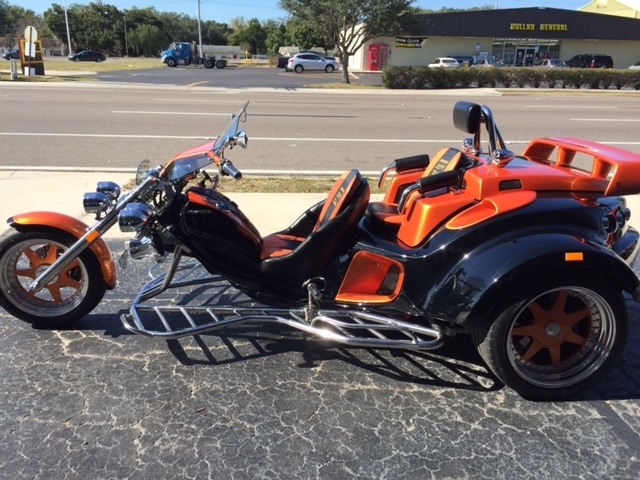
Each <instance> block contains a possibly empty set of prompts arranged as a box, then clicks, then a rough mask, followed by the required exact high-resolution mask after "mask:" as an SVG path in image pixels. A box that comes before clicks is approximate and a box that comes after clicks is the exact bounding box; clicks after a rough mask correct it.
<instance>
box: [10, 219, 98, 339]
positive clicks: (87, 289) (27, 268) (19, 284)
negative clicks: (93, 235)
mask: <svg viewBox="0 0 640 480" xmlns="http://www.w3.org/2000/svg"><path fill="white" fill-rule="evenodd" d="M75 241H76V238H75V237H73V236H72V235H69V234H67V233H64V232H60V231H56V230H48V229H41V230H35V229H34V230H27V231H24V232H20V231H17V230H14V229H11V230H8V231H7V232H5V233H4V234H3V235H2V236H1V237H0V305H2V307H3V308H4V309H5V310H6V311H7V312H8V313H10V314H11V315H13V316H14V317H17V318H19V319H20V320H24V321H25V322H29V323H32V324H34V325H37V326H39V327H45V328H53V327H59V326H62V325H67V324H70V323H73V322H74V321H76V320H78V319H80V318H82V317H84V316H85V315H87V314H88V313H89V312H91V311H92V310H93V309H94V308H95V307H96V305H98V303H99V302H100V300H102V297H103V296H104V293H105V291H106V285H105V282H104V279H103V277H102V270H101V268H100V265H99V263H98V260H97V259H96V257H95V255H94V254H93V253H92V252H91V251H90V250H88V249H87V250H85V251H84V252H82V254H81V255H80V256H79V257H78V258H77V259H76V260H74V261H73V262H72V263H71V265H70V266H69V267H67V269H66V270H65V271H64V272H63V273H61V274H60V275H58V276H57V277H55V278H54V279H53V280H52V281H51V282H50V283H49V285H47V286H46V287H45V288H43V289H42V290H40V291H39V292H37V293H35V294H33V293H30V292H29V291H28V286H29V284H30V283H31V282H32V281H33V280H35V278H36V277H37V276H38V275H39V274H40V273H41V272H42V270H43V268H44V267H45V266H47V265H50V264H51V263H53V261H54V260H55V259H56V258H57V257H58V256H59V255H60V254H61V253H62V252H64V251H65V250H66V249H67V247H69V246H71V245H72V244H73V243H74V242H75Z"/></svg>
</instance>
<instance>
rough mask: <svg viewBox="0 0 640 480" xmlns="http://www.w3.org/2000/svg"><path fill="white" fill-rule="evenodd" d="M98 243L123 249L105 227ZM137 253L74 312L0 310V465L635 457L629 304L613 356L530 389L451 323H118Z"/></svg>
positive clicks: (366, 475) (230, 469) (376, 474)
mask: <svg viewBox="0 0 640 480" xmlns="http://www.w3.org/2000/svg"><path fill="white" fill-rule="evenodd" d="M110 247H112V249H113V251H114V252H121V251H122V246H121V242H120V241H118V240H110ZM148 266H149V265H148V264H145V263H144V261H143V263H142V264H136V265H134V267H133V269H128V270H126V271H124V272H123V271H119V272H118V273H119V274H120V277H119V278H120V281H121V283H120V284H119V286H118V288H117V289H116V290H115V291H112V292H108V294H107V296H106V298H105V300H104V301H103V302H102V304H101V305H100V306H99V308H98V309H97V310H96V311H95V312H94V313H93V314H91V315H89V316H88V317H86V318H85V319H84V320H82V321H81V322H79V323H78V324H77V325H75V326H74V327H73V328H69V329H64V330H55V331H49V330H38V329H34V328H32V327H31V326H29V325H28V324H25V323H23V322H20V321H18V320H15V319H12V318H11V317H9V316H7V315H6V314H5V313H0V321H1V324H2V335H1V336H0V365H2V377H3V383H4V389H3V390H2V393H0V402H1V404H2V409H1V411H2V424H3V429H2V432H3V433H2V437H1V440H0V459H2V460H0V465H1V467H2V468H0V477H2V478H12V479H22V478H24V479H67V478H93V479H103V478H104V479H107V478H109V479H111V478H117V479H120V478H132V479H133V478H135V479H147V478H148V479H152V478H153V479H156V478H216V479H217V478H220V479H223V478H224V479H227V478H233V479H256V478H263V479H276V478H282V479H285V478H287V479H288V478H301V479H302V478H305V479H307V478H308V479H354V478H355V479H363V480H364V479H372V478H380V479H383V478H384V479H398V478H402V479H424V478H451V479H459V478H473V479H476V478H492V479H493V478H504V479H507V478H508V479H513V478H536V479H540V478H549V479H551V478H553V479H557V478H585V479H602V478H607V479H615V478H618V479H629V478H633V477H634V476H635V474H634V473H633V472H636V473H637V472H638V471H640V445H639V442H638V435H639V434H640V420H639V419H640V415H639V413H640V412H639V402H638V398H639V396H640V373H639V372H640V369H639V368H638V367H639V363H640V362H639V359H640V346H639V345H640V338H639V337H640V331H639V329H638V323H637V322H634V327H633V331H632V335H631V338H630V342H629V346H628V348H627V350H626V352H625V354H624V357H623V360H622V362H621V364H620V365H619V366H618V367H617V368H616V369H615V370H614V371H613V372H612V373H611V375H610V376H609V377H608V378H607V379H606V380H605V381H603V382H601V383H600V384H599V385H598V386H597V387H596V388H595V389H592V390H589V391H587V392H586V393H585V394H584V395H583V396H581V397H580V398H576V399H573V400H570V401H564V402H531V401H527V400H525V399H523V398H521V397H520V396H518V395H517V394H515V393H514V392H513V391H511V390H509V389H506V388H503V386H502V385H501V384H500V383H499V382H498V381H497V380H496V379H495V378H493V376H492V375H491V374H490V373H489V372H488V370H487V368H486V367H485V366H484V364H483V363H482V361H481V359H480V358H479V356H478V355H477V353H476V351H475V348H474V347H473V346H472V344H471V342H470V341H469V339H468V338H466V337H465V336H461V337H458V338H457V339H456V340H455V341H454V342H452V343H450V344H447V345H446V346H445V347H444V348H443V349H441V350H439V351H436V352H433V353H410V352H388V351H375V350H367V349H344V348H325V347H323V346H321V345H320V344H318V343H317V342H316V341H313V340H311V339H307V338H304V337H303V336H302V335H301V334H300V333H298V332H292V331H289V330H286V329H283V328H280V327H276V326H269V327H266V328H257V329H256V328H249V327H242V328H240V327H238V328H233V329H228V330H227V331H225V332H224V335H221V336H220V337H216V336H212V335H201V336H197V337H189V338H187V339H183V340H172V341H162V340H157V339H152V338H147V337H140V336H136V335H132V334H129V333H128V332H127V331H126V330H125V329H124V328H123V327H122V326H121V324H120V323H119V315H120V314H121V313H124V312H126V310H127V304H128V302H130V301H131V300H132V298H133V295H134V293H135V292H136V291H137V290H138V289H139V288H140V286H141V284H142V283H143V282H144V281H145V280H144V279H145V274H146V269H147V267H148ZM206 293H207V295H213V296H215V295H220V296H222V297H223V299H225V300H229V299H231V298H234V297H235V292H234V291H233V290H232V289H231V290H229V289H225V290H222V291H215V290H212V291H210V292H206ZM241 300H242V299H241V297H239V298H238V301H241ZM630 308H631V309H632V317H633V318H636V319H637V318H638V317H639V316H640V311H639V309H638V307H637V305H636V304H631V303H630Z"/></svg>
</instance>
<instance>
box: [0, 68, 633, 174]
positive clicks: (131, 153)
mask: <svg viewBox="0 0 640 480" xmlns="http://www.w3.org/2000/svg"><path fill="white" fill-rule="evenodd" d="M171 71H173V70H171ZM230 71H231V70H230ZM223 72H224V70H223ZM216 73H217V72H216ZM0 93H1V94H0V108H2V110H3V111H4V112H10V113H9V114H6V115H0V155H1V156H2V164H3V165H19V166H48V165H59V166H68V167H93V168H114V167H115V168H128V169H132V170H133V169H134V168H135V167H136V166H137V165H138V164H139V163H140V161H141V160H142V159H144V158H149V159H151V160H152V161H153V162H154V163H165V162H166V161H167V160H168V159H169V158H170V157H171V156H172V155H174V154H176V153H178V152H180V151H182V150H185V149H187V148H190V147H193V146H195V145H198V144H200V143H203V142H205V141H206V139H207V138H211V137H215V136H216V135H218V134H219V133H220V132H221V131H222V130H223V129H224V127H225V125H226V123H227V119H228V117H229V115H230V113H231V112H233V111H235V110H236V109H238V108H239V107H240V106H241V105H242V104H243V103H244V102H245V101H247V100H250V101H251V104H250V107H249V118H248V121H247V123H246V124H244V125H243V126H244V128H245V129H246V130H247V133H248V135H249V138H250V143H249V148H248V149H247V150H240V149H237V150H234V151H233V152H230V156H231V158H232V159H233V160H234V162H235V163H236V165H237V166H238V167H240V168H242V169H244V170H334V171H344V170H345V169H347V168H352V167H357V168H359V169H361V170H363V171H376V172H377V171H379V170H380V168H382V167H383V166H384V165H386V164H388V163H389V162H390V161H391V160H392V159H394V158H398V157H402V156H409V155H415V154H417V153H424V152H426V153H429V154H432V155H433V154H434V153H435V152H437V151H438V150H439V149H440V148H442V147H446V146H459V145H461V143H462V139H463V138H464V137H465V136H467V135H465V134H464V133H463V132H460V131H459V130H456V129H455V128H454V126H453V124H452V116H451V112H452V109H453V105H454V104H455V102H456V101H458V100H460V99H461V98H462V99H465V100H469V101H476V102H479V103H483V104H486V105H489V107H490V108H491V109H492V110H493V112H494V114H495V117H496V119H497V122H498V125H499V126H500V129H501V132H502V134H503V136H504V137H505V140H506V141H507V144H508V145H510V146H511V148H513V149H514V150H515V151H516V152H517V153H521V152H522V150H523V149H524V147H525V145H526V144H527V143H528V142H529V140H531V138H532V137H534V136H557V135H568V136H576V137H585V138H588V139H592V140H597V141H603V142H611V143H613V144H615V145H618V146H621V147H623V148H627V149H630V150H633V151H637V152H640V139H638V138H637V126H638V119H639V116H640V97H638V96H606V97H602V96H575V95H560V94H556V95H553V96H550V97H545V98H542V99H539V98H536V97H531V96H525V97H523V96H499V95H498V96H497V95H495V92H493V91H492V90H482V91H477V90H467V91H464V92H463V93H458V94H457V95H455V96H451V95H433V94H429V92H426V93H419V94H413V93H411V92H398V91H394V92H376V93H371V92H362V91H357V92H344V91H342V92H335V91H329V92H326V91H318V90H307V89H297V90H295V89H294V90H286V89H285V90H274V89H262V88H261V89H231V90H229V89H224V88H203V87H192V88H186V87H159V86H158V87H149V86H140V85H138V86H135V85H120V84H115V85H114V84H99V85H88V86H87V85H71V86H69V85H49V84H40V85H36V86H33V85H32V86H29V85H13V84H11V83H10V82H2V83H0Z"/></svg>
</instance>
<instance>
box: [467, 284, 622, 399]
mask: <svg viewBox="0 0 640 480" xmlns="http://www.w3.org/2000/svg"><path fill="white" fill-rule="evenodd" d="M494 312H495V316H493V315H492V316H491V318H496V320H495V321H494V322H493V323H492V324H491V325H490V326H488V327H487V328H481V329H478V330H476V331H474V332H473V334H472V337H473V338H474V341H475V342H476V345H477V346H478V351H479V352H480V355H481V356H482V358H483V359H484V361H485V362H486V363H487V365H488V366H489V368H490V369H491V370H492V371H493V372H494V374H495V375H496V376H497V377H498V378H499V379H500V380H501V381H502V382H503V383H504V384H505V385H507V386H508V387H510V388H513V389H514V390H515V391H517V392H518V393H519V394H520V395H522V396H523V397H527V398H532V399H533V398H536V399H553V398H563V397H569V396H573V395H576V394H578V393H580V392H582V391H583V390H585V389H587V388H589V387H591V386H592V385H594V384H596V383H597V382H598V381H599V380H600V379H602V378H603V377H604V376H605V375H606V374H607V373H608V372H609V371H610V370H611V368H612V367H613V366H614V365H615V364H616V362H617V361H618V358H619V357H620V355H621V354H622V351H623V350H624V348H625V345H626V343H627V339H628V336H629V315H628V312H627V308H626V304H625V300H624V297H623V296H622V292H621V291H619V290H617V289H616V288H615V287H612V286H611V285H609V283H608V282H607V281H606V280H603V279H599V280H598V279H596V278H592V277H590V276H588V275H587V276H585V275H569V274H564V275H555V276H554V277H553V278H552V279H551V278H547V279H546V280H545V279H538V280H537V281H531V282H529V283H528V284H527V285H524V286H523V287H522V288H520V289H519V290H518V291H517V292H516V293H514V294H513V295H511V296H509V298H508V299H507V300H505V301H504V302H503V303H502V304H501V305H500V306H498V307H497V308H496V310H494Z"/></svg>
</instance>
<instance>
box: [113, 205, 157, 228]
mask: <svg viewBox="0 0 640 480" xmlns="http://www.w3.org/2000/svg"><path fill="white" fill-rule="evenodd" d="M152 218H153V209H152V208H151V207H149V205H147V204H146V203H130V204H129V205H127V206H126V207H124V208H123V209H122V210H121V211H120V213H119V214H118V225H119V226H120V230H121V231H123V232H137V231H139V230H141V229H142V228H144V227H145V226H146V225H147V224H148V223H149V221H150V220H151V219H152Z"/></svg>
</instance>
